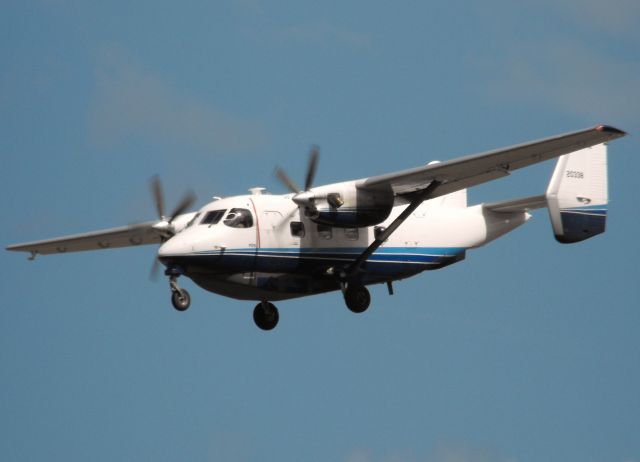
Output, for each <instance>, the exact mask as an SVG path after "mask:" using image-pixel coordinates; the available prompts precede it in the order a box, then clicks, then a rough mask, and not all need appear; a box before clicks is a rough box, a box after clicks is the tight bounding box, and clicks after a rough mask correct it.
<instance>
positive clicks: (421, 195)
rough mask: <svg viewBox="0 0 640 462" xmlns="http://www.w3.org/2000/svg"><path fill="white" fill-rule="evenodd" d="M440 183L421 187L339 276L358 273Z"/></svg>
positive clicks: (349, 275)
mask: <svg viewBox="0 0 640 462" xmlns="http://www.w3.org/2000/svg"><path fill="white" fill-rule="evenodd" d="M440 184H441V183H440V182H439V181H436V180H434V181H432V182H431V183H429V186H427V187H426V188H425V189H423V190H422V191H419V192H418V193H417V194H416V195H415V196H414V197H413V200H412V201H411V202H410V203H409V205H408V206H407V208H406V209H404V210H403V211H402V213H401V214H400V215H398V217H397V218H396V219H395V220H393V221H392V222H391V224H390V225H389V226H388V227H387V228H386V229H385V230H384V231H382V232H381V233H380V234H379V235H378V236H377V237H376V238H375V240H374V241H373V242H372V243H371V244H370V245H369V247H367V248H366V249H365V251H364V252H362V253H361V254H360V255H358V258H356V259H355V260H354V261H353V263H350V264H349V265H347V266H346V267H345V269H344V271H343V272H342V273H341V274H340V276H341V277H342V278H343V279H347V278H350V277H353V276H355V275H356V274H357V273H358V271H360V268H361V267H362V265H364V263H365V262H366V261H367V259H368V258H369V257H370V256H371V255H372V254H373V252H375V251H376V250H378V247H380V246H381V245H382V244H383V242H384V241H386V240H387V239H389V236H391V235H392V234H393V232H394V231H395V230H396V229H398V227H399V226H400V225H401V224H402V223H404V221H405V220H406V219H407V218H409V215H411V214H412V213H413V212H414V210H415V209H417V208H418V206H419V205H420V204H422V203H423V202H424V201H426V200H427V199H429V196H430V195H431V193H432V192H433V191H434V190H435V189H436V188H437V187H438V186H440Z"/></svg>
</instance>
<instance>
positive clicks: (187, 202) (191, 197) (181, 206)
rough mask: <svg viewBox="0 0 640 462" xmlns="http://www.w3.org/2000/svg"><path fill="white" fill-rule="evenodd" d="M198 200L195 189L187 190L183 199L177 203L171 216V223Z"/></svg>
mask: <svg viewBox="0 0 640 462" xmlns="http://www.w3.org/2000/svg"><path fill="white" fill-rule="evenodd" d="M195 201H196V195H195V194H194V193H193V191H187V192H186V193H185V195H184V197H183V198H182V200H181V201H180V202H179V203H178V205H176V208H175V209H174V210H173V213H172V214H171V216H170V217H169V220H168V221H169V223H171V222H172V221H173V220H175V218H176V217H177V216H178V215H182V214H183V213H184V212H186V211H187V209H189V208H190V207H191V206H192V205H193V204H194V202H195Z"/></svg>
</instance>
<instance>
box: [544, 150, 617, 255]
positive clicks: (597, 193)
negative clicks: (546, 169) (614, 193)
mask: <svg viewBox="0 0 640 462" xmlns="http://www.w3.org/2000/svg"><path fill="white" fill-rule="evenodd" d="M546 197H547V207H548V209H549V216H550V218H551V225H552V226H553V232H554V234H555V236H556V240H557V241H558V242H561V243H563V244H570V243H573V242H580V241H583V240H585V239H589V238H590V237H593V236H595V235H597V234H600V233H604V230H605V224H606V220H607V203H608V200H609V197H608V191H607V145H606V144H598V145H596V146H592V147H590V148H585V149H581V150H579V151H575V152H572V153H570V154H565V155H564V156H561V157H560V158H559V159H558V163H557V164H556V168H555V170H554V172H553V176H552V177H551V181H550V183H549V187H548V188H547V193H546Z"/></svg>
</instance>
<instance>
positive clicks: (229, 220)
mask: <svg viewBox="0 0 640 462" xmlns="http://www.w3.org/2000/svg"><path fill="white" fill-rule="evenodd" d="M223 223H224V224H225V225H227V226H230V227H232V228H251V227H252V226H253V216H252V215H251V212H250V211H249V210H248V209H231V210H229V214H228V215H227V217H226V218H225V219H224V222H223Z"/></svg>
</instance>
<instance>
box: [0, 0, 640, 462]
mask: <svg viewBox="0 0 640 462" xmlns="http://www.w3.org/2000/svg"><path fill="white" fill-rule="evenodd" d="M639 22H640V4H639V3H638V2H636V1H634V0H610V1H609V2H606V5H605V4H603V3H602V2H599V1H598V2H597V1H595V0H585V1H581V2H578V1H568V0H554V1H549V0H540V1H536V2H507V1H500V0H488V1H485V2H481V3H480V2H464V1H451V2H398V3H395V4H393V5H392V4H391V3H389V2H334V1H327V2H308V1H299V2H263V1H260V0H236V1H221V2H204V1H193V2H165V1H138V2H119V1H114V2H80V1H71V0H69V1H66V0H47V1H37V0H33V1H13V0H8V1H5V2H3V6H2V14H0V37H1V40H0V155H1V159H2V168H1V169H0V193H1V194H0V198H1V199H0V200H1V201H2V202H1V203H2V208H3V210H4V214H3V219H2V222H3V226H2V228H1V229H0V243H2V245H3V246H6V245H9V244H12V243H17V242H24V241H30V240H36V239H43V238H48V237H54V236H58V235H64V234H72V233H76V232H84V231H89V230H95V229H100V228H108V227H112V226H120V225H126V224H129V223H134V222H139V221H144V220H149V219H154V213H155V212H154V210H155V209H154V206H153V202H152V200H151V196H150V193H149V178H150V177H151V176H152V175H155V174H158V175H159V176H160V177H161V178H162V179H163V182H164V185H165V189H166V196H167V202H168V206H169V207H171V206H172V205H173V204H175V203H177V201H178V200H179V198H180V197H181V195H182V194H183V193H184V192H185V191H186V190H187V189H192V190H194V191H195V192H196V193H197V195H198V197H199V202H198V203H199V205H203V204H205V203H206V202H207V201H208V199H209V198H210V197H212V196H229V195H235V194H243V193H245V192H246V190H247V189H248V188H250V187H254V186H263V187H266V188H267V190H268V191H271V192H273V193H284V192H285V191H284V190H283V187H282V186H281V185H279V184H278V182H277V180H276V179H275V178H274V175H273V170H274V167H275V166H276V165H280V166H283V167H284V168H285V169H286V170H287V171H288V172H289V173H290V175H291V176H293V177H294V178H297V179H298V182H302V178H303V175H304V170H305V166H306V162H307V154H308V151H309V148H310V146H312V145H313V144H317V145H319V146H320V149H321V158H320V166H319V170H318V174H317V177H316V184H323V183H331V182H336V181H342V180H348V179H353V178H361V177H366V176H371V175H377V174H382V173H387V172H393V171H397V170H401V169H405V168H411V167H416V166H419V165H423V164H425V163H427V162H429V161H431V160H436V159H437V160H447V159H452V158H455V157H457V156H461V155H466V154H473V153H478V152H482V151H486V150H490V149H495V148H499V147H502V146H507V145H511V144H516V143H521V142H525V141H529V140H534V139H538V138H542V137H547V136H552V135H555V134H560V133H564V132H569V131H573V130H578V129H581V128H586V127H590V126H594V125H596V124H599V123H607V124H611V125H614V126H616V127H619V128H621V129H623V130H625V131H628V132H629V133H630V136H628V137H626V138H623V139H621V140H617V141H615V142H614V143H611V145H610V147H609V153H610V157H609V189H610V199H611V202H610V207H609V220H608V224H607V226H608V229H607V232H606V234H604V235H601V236H598V237H595V238H594V239H591V240H588V241H585V242H583V243H580V244H575V245H561V244H558V243H557V242H556V241H555V240H554V239H553V234H552V232H551V228H550V224H549V220H548V217H547V216H546V213H545V212H544V211H539V212H536V213H535V215H534V219H533V220H530V221H529V222H528V223H527V224H526V225H524V226H523V227H522V228H520V229H518V230H516V231H515V232H513V233H511V234H509V235H507V236H505V237H504V238H502V239H499V240H497V241H495V242H493V243H491V244H489V245H488V246H486V247H484V248H481V249H478V250H474V251H470V252H469V253H468V254H467V259H466V260H465V261H464V262H461V263H459V264H456V265H453V266H451V267H448V268H445V269H442V270H438V271H433V272H427V273H423V274H421V275H419V276H416V277H414V278H411V279H409V280H405V281H402V282H399V283H397V284H396V285H395V291H396V294H395V295H394V296H392V297H391V296H389V295H388V294H387V293H386V288H385V287H382V286H376V287H373V288H372V289H371V292H372V300H373V301H372V304H371V307H370V308H369V310H368V311H367V312H365V313H363V314H361V315H355V314H353V313H351V312H349V311H348V310H347V309H346V307H345V306H344V303H343V300H342V299H341V296H340V294H339V293H331V294H326V295H321V296H315V297H310V298H302V299H297V300H290V301H286V302H280V303H278V307H279V310H280V323H279V325H278V327H277V328H276V330H274V331H272V332H269V333H265V332H262V331H259V330H258V329H257V328H256V327H255V325H254V324H253V321H252V317H251V313H252V310H253V305H254V304H253V303H252V302H243V301H236V300H231V299H226V298H223V297H221V296H218V295H215V294H211V293H207V292H205V291H204V290H202V289H199V288H197V287H196V286H195V285H194V284H193V283H191V282H189V281H185V280H182V281H181V284H182V285H183V286H184V287H185V288H187V289H188V290H189V291H190V293H191V296H192V305H191V308H190V309H189V311H187V312H185V313H178V312H176V311H175V310H173V309H172V308H171V304H170V298H169V297H170V292H169V287H168V284H167V283H166V281H165V280H163V279H161V280H160V281H157V282H151V281H150V280H149V278H148V275H149V269H150V267H151V264H152V262H153V259H154V255H155V251H156V248H155V247H153V246H146V247H141V248H129V249H120V250H111V251H104V252H94V253H78V254H68V255H60V256H46V257H39V258H37V259H36V260H35V261H34V262H29V261H27V259H26V258H25V254H21V253H13V252H6V251H2V252H0V262H1V264H2V267H3V272H2V276H3V277H2V279H1V281H0V288H1V289H2V294H3V297H2V302H0V434H2V438H0V459H2V460H11V461H31V460H44V459H50V460H68V461H76V460H78V461H79V460H95V461H103V460H104V461H107V460H108V461H112V460H132V461H133V460H136V461H138V460H155V461H163V460H167V461H169V460H190V461H219V460H224V461H262V460H278V461H315V460H318V461H319V460H322V461H326V460H333V461H342V462H396V461H416V462H505V461H510V462H516V461H517V462H533V461H540V460H546V461H550V462H553V461H563V462H566V461H580V462H596V461H607V462H639V461H640V394H639V393H638V390H640V371H639V367H638V365H639V364H640V338H639V336H638V332H639V331H638V329H639V326H640V310H639V304H638V299H639V296H640V285H639V284H638V269H637V263H636V261H635V258H637V257H638V256H639V253H640V245H639V244H638V239H637V230H638V229H639V228H640V218H639V214H638V213H636V212H637V209H638V205H637V199H636V198H637V195H638V192H637V186H636V185H637V182H638V181H637V174H638V171H640V160H639V158H638V148H639V144H638V141H637V140H638V138H637V137H638V134H639V133H640V122H639V121H640V91H639V90H638V89H639V88H640V32H639V30H638V28H637V24H638V23H639ZM552 169H553V163H545V164H542V165H539V166H535V167H532V168H528V169H524V170H520V171H518V172H516V173H514V174H513V175H512V176H511V177H509V178H508V179H504V180H500V181H496V182H493V183H491V184H488V185H483V186H480V187H477V188H474V189H473V190H471V191H470V193H469V196H470V202H472V203H479V202H483V201H495V200H501V199H510V198H516V197H521V196H527V195H534V194H540V193H541V192H543V191H544V189H545V188H546V184H547V182H548V179H549V176H550V174H551V171H552Z"/></svg>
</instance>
